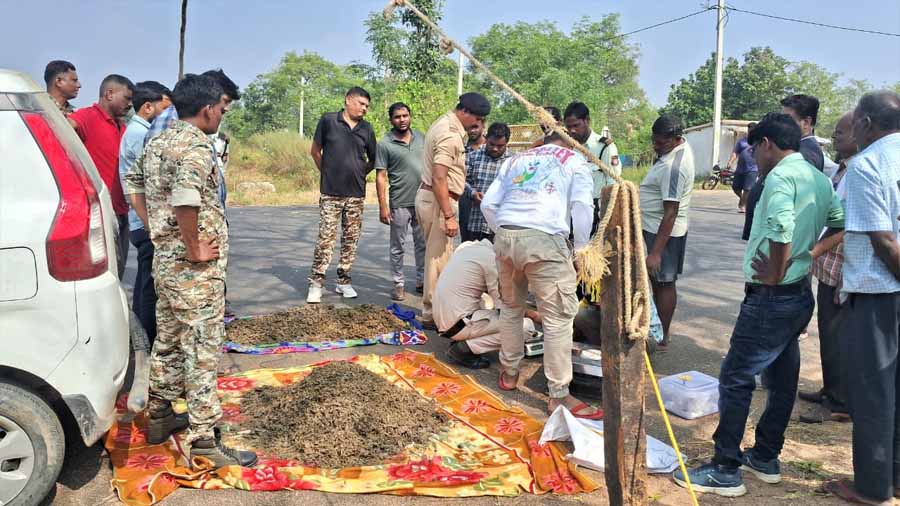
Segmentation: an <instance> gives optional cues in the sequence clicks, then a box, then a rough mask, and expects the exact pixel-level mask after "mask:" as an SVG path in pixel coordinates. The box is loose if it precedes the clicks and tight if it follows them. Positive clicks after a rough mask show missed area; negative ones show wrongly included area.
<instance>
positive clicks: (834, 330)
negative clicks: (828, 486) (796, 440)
mask: <svg viewBox="0 0 900 506" xmlns="http://www.w3.org/2000/svg"><path fill="white" fill-rule="evenodd" d="M852 128H853V111H850V112H848V113H847V114H844V116H843V117H841V119H840V120H839V121H838V122H837V125H835V127H834V134H833V136H832V140H833V144H832V145H833V146H834V149H835V151H837V153H838V155H840V158H841V165H840V167H839V168H838V170H837V172H835V173H834V175H833V176H832V177H831V182H832V185H833V186H834V189H835V191H836V192H837V194H838V197H840V198H841V201H842V202H844V201H845V200H846V198H847V185H846V180H845V179H844V176H845V175H846V173H847V165H848V163H849V162H850V159H851V158H853V155H855V154H856V152H857V147H856V141H855V140H854V139H853V133H852ZM843 239H844V233H843V232H841V233H839V234H834V235H832V236H830V237H828V238H825V239H822V240H821V241H819V242H818V243H817V244H816V246H815V247H814V248H813V250H812V256H813V264H812V267H811V268H810V273H811V274H812V275H813V276H815V277H816V279H818V280H819V286H818V291H817V292H816V306H817V307H818V308H819V310H818V311H817V312H816V315H817V317H818V322H819V354H820V356H821V358H822V388H820V389H818V390H814V391H802V390H801V391H800V392H799V393H798V394H797V396H798V397H800V399H802V400H804V401H808V402H812V403H815V404H814V405H813V407H812V408H811V409H810V410H809V411H807V412H806V413H804V414H802V415H800V421H801V422H803V423H822V422H824V421H825V420H832V421H835V422H849V421H850V415H848V414H847V381H846V379H845V378H844V374H843V371H842V370H841V369H842V367H843V366H842V364H841V341H843V340H844V339H846V338H850V339H852V337H851V336H846V335H845V334H844V333H843V331H842V330H841V327H842V326H843V323H844V320H845V319H846V316H847V312H846V311H845V310H844V305H843V304H841V302H840V299H839V297H838V296H839V294H840V291H841V279H842V275H841V271H842V269H843V265H844V245H843Z"/></svg>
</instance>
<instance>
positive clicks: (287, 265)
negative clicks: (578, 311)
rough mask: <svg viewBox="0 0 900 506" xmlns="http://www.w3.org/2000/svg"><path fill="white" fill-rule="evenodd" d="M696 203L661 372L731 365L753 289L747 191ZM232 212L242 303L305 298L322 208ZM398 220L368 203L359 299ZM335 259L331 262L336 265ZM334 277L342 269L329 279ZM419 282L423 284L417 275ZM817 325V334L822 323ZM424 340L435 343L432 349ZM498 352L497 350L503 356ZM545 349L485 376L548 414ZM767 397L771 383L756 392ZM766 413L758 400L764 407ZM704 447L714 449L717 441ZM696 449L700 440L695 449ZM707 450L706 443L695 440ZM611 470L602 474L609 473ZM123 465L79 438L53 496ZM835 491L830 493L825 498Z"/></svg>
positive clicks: (692, 433) (372, 291) (104, 487)
mask: <svg viewBox="0 0 900 506" xmlns="http://www.w3.org/2000/svg"><path fill="white" fill-rule="evenodd" d="M693 204H694V207H693V209H692V211H691V232H690V235H689V238H688V253H687V258H686V266H685V274H684V277H683V279H682V280H681V281H679V284H678V287H679V306H678V310H677V313H676V321H675V322H674V324H673V344H672V345H671V346H670V348H671V350H669V351H668V352H666V353H665V354H662V355H658V356H656V357H655V359H654V362H655V367H656V370H657V374H660V375H667V374H674V373H678V372H683V371H686V370H691V369H696V370H699V371H703V372H706V373H708V374H712V375H717V374H718V369H719V365H720V363H721V360H722V358H723V357H724V354H725V352H726V350H727V344H728V337H729V335H730V332H731V328H732V325H733V324H734V320H735V317H736V316H737V312H738V308H739V305H740V301H741V298H742V295H743V294H742V275H741V272H740V266H741V258H742V253H743V247H744V244H743V242H742V241H740V238H739V231H740V226H741V224H742V223H743V215H739V214H737V213H736V211H735V206H736V202H735V199H734V197H733V194H732V193H731V192H725V191H713V192H698V193H697V194H696V195H695V197H694V200H693ZM229 221H230V223H231V235H232V239H231V240H232V242H231V244H232V246H231V258H230V261H229V262H230V263H229V271H228V279H229V282H228V290H229V298H230V299H231V300H232V302H233V304H234V308H235V310H236V312H238V313H239V314H259V313H265V312H271V311H275V310H279V309H285V308H289V307H292V306H296V305H299V304H303V303H304V301H305V297H306V284H307V281H306V278H307V275H308V271H309V266H310V262H311V259H312V252H313V246H314V243H315V239H316V235H317V226H318V213H317V210H316V209H315V208H310V207H279V208H249V207H248V208H232V209H230V210H229ZM388 241H389V238H388V228H387V227H386V226H385V225H382V224H381V223H379V222H378V213H377V209H375V208H367V209H366V212H365V226H364V228H363V235H362V238H361V239H360V255H359V260H358V261H357V264H356V266H355V268H354V271H353V282H354V285H355V286H356V287H357V289H358V291H359V293H360V297H359V299H358V302H360V303H364V302H368V303H375V304H381V305H386V304H388V303H390V300H389V293H390V289H391V280H390V275H389V271H388V267H387V266H388V260H387V258H388ZM129 262H130V263H129V265H130V269H129V272H128V279H133V276H134V270H133V266H134V265H135V260H134V256H133V252H132V258H131V259H130V261H129ZM411 262H412V256H411V254H410V255H407V264H408V265H407V269H406V270H407V276H408V279H410V280H412V279H413V277H412V276H413V267H412V265H411ZM333 269H334V267H332V271H330V272H329V275H330V276H333V275H334V274H333V272H334V271H333ZM328 287H329V289H331V288H333V277H332V278H331V279H330V280H329V284H328ZM409 288H412V286H411V283H410V286H409ZM323 302H325V303H329V302H333V303H338V302H340V299H339V297H338V296H337V295H336V294H334V293H333V292H329V293H328V294H327V295H326V296H325V297H324V299H323ZM406 304H407V305H408V306H410V307H412V308H420V307H421V306H420V299H419V298H418V297H417V296H415V294H410V295H408V298H407V301H406ZM810 333H811V334H813V335H817V334H816V329H815V324H814V323H813V324H812V325H811V326H810ZM446 345H447V343H446V341H445V340H443V339H441V338H438V337H436V336H432V339H431V341H430V342H429V343H428V344H427V345H426V346H424V347H422V348H418V349H419V350H421V351H431V352H435V353H437V354H438V355H439V356H440V355H441V354H442V353H443V351H444V349H445V348H446ZM423 348H424V350H423ZM802 349H803V354H804V355H803V356H804V366H803V370H802V373H801V374H802V378H801V381H803V382H807V383H809V382H815V381H818V380H817V378H819V374H820V371H819V366H818V342H817V339H806V340H805V341H803V343H802ZM394 352H396V348H393V347H388V346H383V345H379V346H373V347H369V348H367V349H364V350H361V349H348V350H336V351H331V352H326V353H327V355H328V357H329V358H339V357H347V356H352V355H354V354H357V353H380V354H389V353H394ZM323 355H324V354H318V353H300V354H293V355H282V356H278V357H274V358H273V357H268V358H266V357H252V356H243V355H228V356H226V358H225V359H224V360H223V361H222V367H223V369H226V370H238V369H240V370H246V369H251V368H258V367H285V366H292V365H301V364H305V363H310V362H314V361H318V360H320V359H321V358H322V356H323ZM494 362H495V363H496V359H495V358H494ZM539 367H540V362H539V361H529V362H528V368H527V369H526V371H525V374H524V378H528V377H529V376H531V377H532V379H531V380H530V381H527V380H526V381H525V387H524V388H523V389H521V390H519V391H517V392H513V393H507V392H501V391H499V390H498V389H497V388H496V378H497V369H496V364H495V365H494V366H492V367H491V368H490V369H486V370H482V371H477V374H475V376H476V378H477V379H478V380H479V381H480V382H481V383H482V384H483V385H486V386H488V387H489V388H492V389H494V390H495V391H496V392H497V393H498V394H500V395H502V397H504V398H505V399H506V400H507V401H508V402H511V403H514V404H517V405H520V406H522V407H523V408H524V409H526V410H528V411H529V412H531V413H532V414H533V415H535V416H542V409H543V408H544V407H545V406H546V404H545V402H546V398H545V397H543V392H542V390H541V388H543V382H542V381H541V378H542V376H543V374H542V373H541V372H540V370H539ZM756 397H757V399H756V401H757V402H756V405H757V406H758V405H759V401H760V400H761V397H762V396H761V395H757V396H756ZM647 405H648V408H649V409H648V418H649V420H648V422H649V423H648V429H647V430H648V433H650V434H652V435H654V436H656V437H657V438H659V439H663V440H665V439H666V436H665V430H664V428H663V425H662V422H661V419H660V418H659V416H658V413H657V411H658V410H657V409H656V407H655V401H654V400H653V398H652V394H651V396H650V397H648V398H647ZM754 413H755V414H754V416H758V412H757V411H756V410H755V411H754ZM673 423H674V424H675V428H676V433H677V435H678V438H679V440H688V439H691V438H697V437H698V434H699V435H700V437H701V438H702V439H703V440H707V438H708V437H709V434H711V431H712V429H711V428H710V425H709V422H708V421H707V422H705V423H700V422H687V421H684V420H673ZM708 446H709V448H704V449H703V451H704V452H707V453H708V452H709V450H710V449H711V444H710V445H708ZM690 453H691V452H689V454H690ZM693 453H694V455H692V456H696V453H697V452H693ZM597 476H598V478H599V479H600V481H601V482H602V476H600V475H597ZM111 477H112V473H111V470H110V466H109V460H108V458H106V457H105V454H104V453H103V452H102V451H101V448H100V447H99V446H94V447H92V448H84V447H83V445H82V446H78V445H75V446H74V447H73V448H70V452H69V459H68V461H67V464H66V466H65V468H64V470H63V473H62V476H61V477H60V480H59V483H58V485H57V488H56V491H55V492H54V494H53V496H52V497H51V498H50V499H49V500H48V501H46V504H50V503H52V504H60V505H72V506H74V505H89V504H101V503H109V504H113V503H116V502H117V499H116V497H115V495H114V494H113V492H112V489H111V488H110V486H109V480H110V479H111ZM651 490H652V491H655V492H654V495H655V496H656V497H657V498H659V497H661V499H659V502H657V504H673V505H678V504H688V501H689V499H687V496H686V495H685V494H683V493H682V492H681V491H680V490H677V491H676V490H673V487H672V486H671V485H670V483H669V481H668V480H667V479H664V478H656V479H654V480H652V482H651ZM605 496H606V494H605V493H604V491H603V489H601V490H600V491H598V492H597V493H595V494H591V495H589V496H580V497H577V498H560V497H551V496H544V497H534V496H527V497H522V498H518V499H515V500H514V501H515V503H514V504H517V505H518V504H564V503H565V504H568V503H573V502H578V503H582V502H583V503H589V504H606V498H605ZM511 501H512V500H502V499H501V500H498V499H493V498H486V499H469V500H466V501H465V502H466V504H469V505H487V504H498V503H504V504H513V502H511ZM358 502H359V498H357V497H355V496H346V495H339V494H323V493H313V492H298V493H288V492H280V493H274V494H269V493H246V492H240V491H218V492H212V491H204V492H198V491H190V490H179V491H177V492H176V493H175V494H173V495H171V496H170V497H169V498H167V499H166V500H165V501H164V504H166V505H173V506H174V505H189V504H190V505H194V504H200V505H206V504H209V505H214V504H228V505H229V506H238V505H262V504H265V505H267V506H277V505H282V504H301V503H302V504H309V505H314V504H315V505H317V504H348V505H349V504H356V503H358ZM365 502H366V504H373V505H382V504H383V505H394V504H400V503H401V502H402V503H403V504H409V503H413V504H415V505H416V506H418V505H430V504H441V505H446V504H455V503H457V501H448V500H440V501H437V500H434V499H427V498H403V499H400V498H395V497H386V496H367V497H366V498H365ZM825 502H826V503H828V501H825Z"/></svg>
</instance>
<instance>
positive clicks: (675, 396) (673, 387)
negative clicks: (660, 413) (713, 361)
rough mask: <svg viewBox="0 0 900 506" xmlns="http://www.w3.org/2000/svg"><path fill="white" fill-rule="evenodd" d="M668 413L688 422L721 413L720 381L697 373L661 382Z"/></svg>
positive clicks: (665, 379)
mask: <svg viewBox="0 0 900 506" xmlns="http://www.w3.org/2000/svg"><path fill="white" fill-rule="evenodd" d="M659 392H660V394H662V398H663V404H664V405H665V406H666V411H668V412H670V413H673V414H675V415H678V416H680V417H682V418H686V419H688V420H693V419H695V418H700V417H701V416H706V415H711V414H713V413H717V412H718V411H719V380H717V379H716V378H713V377H712V376H709V375H706V374H703V373H702V372H697V371H688V372H685V373H681V374H673V375H672V376H666V377H665V378H663V379H661V380H659Z"/></svg>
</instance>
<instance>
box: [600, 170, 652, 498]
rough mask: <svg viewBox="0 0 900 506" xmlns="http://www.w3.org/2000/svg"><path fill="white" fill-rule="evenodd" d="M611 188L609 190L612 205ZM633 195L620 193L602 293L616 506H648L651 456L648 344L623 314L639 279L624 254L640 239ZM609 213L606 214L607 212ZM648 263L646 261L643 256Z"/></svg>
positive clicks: (610, 484) (609, 476)
mask: <svg viewBox="0 0 900 506" xmlns="http://www.w3.org/2000/svg"><path fill="white" fill-rule="evenodd" d="M610 191H611V188H609V187H607V188H604V190H603V196H602V199H603V200H602V201H603V202H605V203H606V205H608V203H609V199H610ZM630 199H631V195H630V193H629V192H619V196H618V199H617V200H618V202H616V203H615V208H614V209H613V214H612V217H611V218H610V222H609V226H608V227H607V229H606V230H607V234H606V240H608V241H609V242H610V243H611V244H612V245H613V249H614V254H613V256H611V257H610V259H609V269H610V275H609V276H607V277H605V278H604V279H603V285H602V289H601V293H600V307H601V309H602V332H601V336H602V339H603V343H602V344H601V349H602V359H601V360H602V365H603V409H604V411H605V416H604V417H603V419H604V427H603V439H604V450H605V456H606V471H605V473H604V475H605V478H606V488H607V490H608V491H609V504H610V505H611V506H638V505H644V504H647V501H648V495H647V469H646V463H647V460H646V459H647V457H646V444H647V443H646V441H647V439H646V434H645V429H644V386H645V385H644V381H645V377H644V363H643V349H644V346H646V343H645V341H644V339H637V340H634V339H630V338H629V336H628V334H627V332H626V330H625V322H624V321H623V320H622V315H624V314H625V308H624V304H625V301H624V299H625V296H626V295H625V294H626V293H628V292H627V290H626V277H636V275H637V273H636V272H634V269H631V268H627V267H626V262H628V261H631V260H632V257H633V256H635V255H634V252H626V251H624V249H623V244H624V243H625V238H626V237H632V238H633V239H632V241H631V244H636V243H635V242H634V238H635V236H637V235H640V233H641V231H640V230H636V231H635V230H631V220H629V219H627V212H628V209H629V208H630V203H629V200H630ZM604 211H605V210H604ZM637 261H639V262H642V261H643V256H641V255H637Z"/></svg>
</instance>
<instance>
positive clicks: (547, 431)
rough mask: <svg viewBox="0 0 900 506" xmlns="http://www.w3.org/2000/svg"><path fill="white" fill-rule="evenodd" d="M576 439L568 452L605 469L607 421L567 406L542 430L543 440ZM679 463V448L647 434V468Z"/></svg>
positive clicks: (579, 460) (663, 468) (671, 468)
mask: <svg viewBox="0 0 900 506" xmlns="http://www.w3.org/2000/svg"><path fill="white" fill-rule="evenodd" d="M569 440H571V441H572V444H573V445H574V446H575V451H574V452H573V453H571V454H569V455H567V456H566V459H568V460H569V461H570V462H572V463H574V464H577V465H579V466H584V467H587V468H589V469H594V470H596V471H600V472H603V470H604V469H605V467H606V464H605V458H604V450H603V421H601V420H584V419H581V418H575V415H573V414H572V413H571V412H569V410H568V409H566V408H565V407H564V406H559V407H558V408H556V410H555V411H553V414H552V415H550V418H549V419H548V420H547V423H546V424H545V425H544V432H543V433H542V434H541V444H544V443H546V442H548V441H569ZM677 467H678V457H677V456H676V455H675V450H674V449H673V448H672V447H671V446H669V445H667V444H665V443H663V442H662V441H660V440H658V439H656V438H654V437H651V436H647V472H648V473H670V472H672V471H674V470H675V469H676V468H677Z"/></svg>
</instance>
